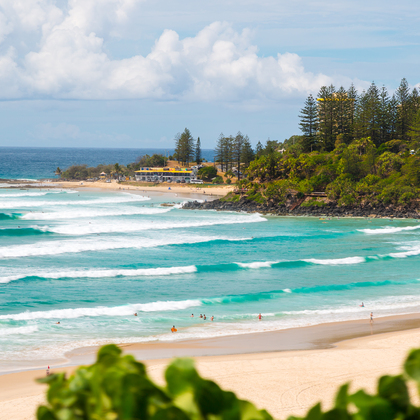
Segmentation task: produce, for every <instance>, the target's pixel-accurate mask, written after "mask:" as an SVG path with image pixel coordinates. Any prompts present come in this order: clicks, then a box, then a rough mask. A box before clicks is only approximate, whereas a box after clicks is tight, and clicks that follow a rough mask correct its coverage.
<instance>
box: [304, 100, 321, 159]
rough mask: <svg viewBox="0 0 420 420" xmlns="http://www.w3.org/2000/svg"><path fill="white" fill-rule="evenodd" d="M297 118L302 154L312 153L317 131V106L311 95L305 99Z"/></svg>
mask: <svg viewBox="0 0 420 420" xmlns="http://www.w3.org/2000/svg"><path fill="white" fill-rule="evenodd" d="M299 118H300V123H299V127H300V129H301V131H302V132H303V136H304V142H303V148H304V152H312V150H313V149H315V147H316V132H317V129H318V112H317V106H316V101H315V99H314V98H313V96H312V95H309V96H308V98H307V99H306V101H305V106H304V107H303V108H302V110H301V111H300V115H299Z"/></svg>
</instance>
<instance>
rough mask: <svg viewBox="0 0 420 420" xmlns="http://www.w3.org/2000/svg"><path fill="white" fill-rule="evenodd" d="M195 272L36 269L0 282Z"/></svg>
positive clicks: (188, 268) (172, 269) (183, 269)
mask: <svg viewBox="0 0 420 420" xmlns="http://www.w3.org/2000/svg"><path fill="white" fill-rule="evenodd" d="M195 272H197V267H196V266H195V265H188V266H185V267H157V268H138V269H131V270H130V269H115V270H105V269H103V270H95V269H89V270H66V271H54V272H52V271H37V272H36V273H34V272H33V271H31V272H26V273H21V274H19V275H14V276H5V277H0V283H9V282H11V281H14V280H20V279H23V278H25V277H30V276H36V277H42V278H46V279H61V278H63V279H64V278H73V279H74V278H104V277H118V276H124V277H133V276H170V275H172V274H188V273H195Z"/></svg>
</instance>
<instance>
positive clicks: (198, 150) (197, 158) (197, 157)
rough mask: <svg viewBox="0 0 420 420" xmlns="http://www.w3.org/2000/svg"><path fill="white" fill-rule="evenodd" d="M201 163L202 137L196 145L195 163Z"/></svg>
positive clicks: (198, 138)
mask: <svg viewBox="0 0 420 420" xmlns="http://www.w3.org/2000/svg"><path fill="white" fill-rule="evenodd" d="M201 162H202V159H201V141H200V137H197V143H196V145H195V163H196V164H197V165H199V164H200V163H201Z"/></svg>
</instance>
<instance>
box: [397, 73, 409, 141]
mask: <svg viewBox="0 0 420 420" xmlns="http://www.w3.org/2000/svg"><path fill="white" fill-rule="evenodd" d="M395 97H396V99H397V101H398V113H397V115H398V120H397V121H398V122H397V130H398V136H399V138H400V139H401V140H407V139H408V135H407V133H408V130H409V125H410V90H409V88H408V82H407V80H406V79H405V78H404V79H402V80H401V83H400V85H399V87H398V89H397V90H396V91H395Z"/></svg>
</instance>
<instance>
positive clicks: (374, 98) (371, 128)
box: [366, 82, 381, 146]
mask: <svg viewBox="0 0 420 420" xmlns="http://www.w3.org/2000/svg"><path fill="white" fill-rule="evenodd" d="M366 98H367V101H366V115H367V127H366V128H367V135H368V136H369V137H370V138H371V139H372V141H373V142H374V143H375V144H376V145H377V146H378V145H379V144H380V142H379V139H380V106H381V101H380V94H379V90H378V88H377V87H376V85H375V83H374V82H372V84H371V85H370V87H369V89H368V91H367V92H366Z"/></svg>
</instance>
